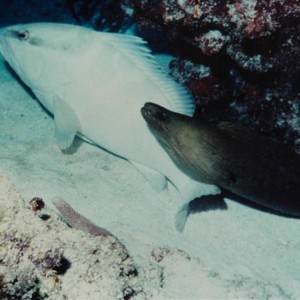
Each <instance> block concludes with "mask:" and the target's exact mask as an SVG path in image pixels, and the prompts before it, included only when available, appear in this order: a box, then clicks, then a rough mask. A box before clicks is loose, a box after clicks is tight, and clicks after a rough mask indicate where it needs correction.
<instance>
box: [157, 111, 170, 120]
mask: <svg viewBox="0 0 300 300" xmlns="http://www.w3.org/2000/svg"><path fill="white" fill-rule="evenodd" d="M155 117H156V118H157V119H158V120H159V121H161V122H164V121H167V119H168V116H167V114H166V113H165V112H164V111H158V112H157V113H156V115H155Z"/></svg>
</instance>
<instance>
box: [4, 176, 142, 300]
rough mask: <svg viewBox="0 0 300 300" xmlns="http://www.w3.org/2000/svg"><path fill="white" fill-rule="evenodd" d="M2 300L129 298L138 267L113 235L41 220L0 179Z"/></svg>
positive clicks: (137, 283) (137, 286)
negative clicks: (93, 234)
mask: <svg viewBox="0 0 300 300" xmlns="http://www.w3.org/2000/svg"><path fill="white" fill-rule="evenodd" d="M0 189H1V195H0V232H1V233H0V298H1V299H3V300H4V299H46V298H47V299H130V297H131V296H133V295H137V294H139V293H140V292H141V290H142V289H141V280H140V277H139V273H138V271H137V267H136V265H135V264H134V262H133V260H132V258H131V257H130V256H129V254H128V252H127V250H126V248H125V247H124V246H123V245H122V244H120V242H118V240H117V239H116V238H114V237H113V236H111V235H110V236H105V237H104V236H98V237H92V236H90V235H89V234H87V233H85V232H82V231H79V230H75V229H72V228H70V227H68V225H67V224H66V223H64V222H63V221H62V220H61V219H60V217H59V216H58V215H57V214H56V213H54V212H52V211H50V210H49V211H48V213H49V216H50V217H49V218H48V219H47V220H44V219H43V218H40V215H38V214H35V213H34V212H32V210H31V209H30V207H29V205H26V203H25V202H24V201H23V199H22V198H21V196H20V195H19V194H18V193H17V192H16V191H15V189H14V187H13V186H12V185H11V184H10V183H9V182H8V181H7V180H6V179H5V178H4V177H2V176H0Z"/></svg>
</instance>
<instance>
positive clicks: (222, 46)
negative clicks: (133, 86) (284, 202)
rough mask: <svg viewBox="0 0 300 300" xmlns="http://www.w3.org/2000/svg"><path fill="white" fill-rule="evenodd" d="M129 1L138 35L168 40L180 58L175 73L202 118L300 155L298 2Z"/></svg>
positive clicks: (283, 0)
mask: <svg viewBox="0 0 300 300" xmlns="http://www.w3.org/2000/svg"><path fill="white" fill-rule="evenodd" d="M125 2H126V3H127V4H128V3H130V4H131V5H132V7H133V8H134V11H135V18H136V20H137V24H138V29H139V34H140V35H142V36H144V37H145V38H146V39H148V40H149V42H150V44H152V43H153V44H155V43H157V40H158V38H157V34H160V35H161V36H162V37H164V39H165V40H167V41H168V45H169V50H170V49H172V51H173V54H175V55H177V56H178V59H177V60H176V61H175V62H173V63H172V65H171V74H172V76H173V77H174V78H175V79H176V80H178V81H180V82H182V83H184V84H186V85H187V86H188V87H189V88H190V90H191V91H192V93H193V95H194V96H195V98H196V101H197V103H198V107H199V111H201V112H202V113H203V114H202V117H204V118H207V119H209V120H211V121H220V120H228V121H237V122H240V123H244V124H246V125H249V126H251V127H253V128H256V129H258V130H261V131H263V132H265V133H267V134H269V135H271V136H272V137H273V138H275V139H278V140H281V141H284V142H285V143H288V144H289V145H291V146H293V147H294V148H295V149H296V150H298V151H300V133H299V128H300V121H299V114H298V111H299V105H300V98H299V85H298V81H299V77H300V59H299V58H300V50H299V49H300V39H299V36H300V35H299V33H300V26H299V23H298V21H297V20H298V19H299V17H300V3H299V1H297V0H264V1H248V0H231V1H216V0H209V1H183V0H182V1H174V0H160V1H156V2H155V3H154V1H151V0H148V1H147V0H144V1H135V0H131V1H125ZM170 45H171V46H170ZM154 48H155V47H154ZM203 68H206V69H207V68H209V71H206V72H204V73H205V74H203V72H202V71H203Z"/></svg>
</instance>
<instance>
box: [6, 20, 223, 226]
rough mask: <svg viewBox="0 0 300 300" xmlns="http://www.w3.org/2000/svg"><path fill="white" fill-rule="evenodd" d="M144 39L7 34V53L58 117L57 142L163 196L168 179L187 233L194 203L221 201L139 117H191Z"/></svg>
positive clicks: (13, 29)
mask: <svg viewBox="0 0 300 300" xmlns="http://www.w3.org/2000/svg"><path fill="white" fill-rule="evenodd" d="M145 44H146V42H145V41H144V40H142V39H141V38H139V37H136V36H130V35H124V34H117V33H106V32H97V31H94V30H91V29H88V28H85V27H81V26H76V25H69V24H58V23H29V24H19V25H12V26H8V27H4V28H1V29H0V52H1V54H2V55H3V57H4V59H5V60H6V61H7V62H8V64H9V65H10V66H11V68H12V69H13V70H14V71H15V72H16V73H17V75H18V76H19V77H20V78H21V79H22V81H23V82H24V83H25V84H26V85H27V86H28V87H30V89H31V90H32V92H33V93H34V94H35V96H36V97H37V98H38V100H39V101H40V102H41V103H42V105H43V106H44V107H45V108H46V109H47V110H48V111H49V112H50V113H52V114H53V117H54V121H55V135H56V139H57V142H58V145H59V147H60V148H61V149H67V148H68V147H69V146H70V145H71V144H72V142H73V140H74V137H75V135H76V134H77V135H79V136H81V137H83V138H84V139H86V140H89V141H92V142H93V143H95V144H97V145H99V146H101V147H103V148H105V149H107V150H108V151H110V152H112V153H114V154H117V155H118V156H121V157H123V158H125V159H127V160H129V161H130V162H132V163H133V164H134V165H135V166H136V167H137V168H139V169H140V170H141V171H142V173H143V174H144V176H145V177H146V178H147V179H148V180H149V181H150V182H151V184H152V186H154V187H155V188H156V190H162V189H163V188H164V187H165V186H166V178H167V179H168V180H169V181H170V182H171V183H172V184H173V185H174V186H175V187H176V188H177V190H178V191H179V193H180V195H181V198H182V205H181V207H180V209H179V211H178V213H177V215H176V227H177V229H178V230H180V231H182V230H183V228H184V225H185V222H186V218H187V215H188V204H189V202H190V201H191V200H193V199H195V198H197V197H200V196H202V195H207V194H216V193H220V190H219V188H218V187H216V186H214V185H209V184H205V183H200V182H198V181H195V180H193V179H191V178H190V177H189V176H188V175H186V174H185V173H183V172H182V171H181V170H180V169H179V168H178V167H177V166H176V165H175V164H174V163H173V161H172V160H171V158H170V157H169V156H168V154H167V153H166V152H165V151H164V149H163V148H162V147H161V146H160V145H159V143H158V142H157V141H156V139H155V137H154V136H153V135H152V133H151V132H150V130H149V128H148V127H147V124H146V122H145V120H144V119H143V117H142V115H141V113H140V109H141V107H142V106H143V105H144V103H145V102H149V101H151V102H153V103H156V104H159V105H161V106H163V107H166V108H167V109H169V110H172V111H175V112H178V113H181V114H186V115H189V116H191V115H192V114H193V112H194V102H193V99H192V98H191V96H190V94H189V92H188V91H187V90H186V89H185V88H184V87H182V86H181V85H179V84H177V83H176V82H174V81H173V80H172V79H171V78H170V77H169V76H168V75H167V74H165V73H164V72H163V71H162V70H161V68H160V67H159V65H158V64H157V63H156V61H155V59H154V58H153V56H152V55H151V53H150V50H149V49H148V48H147V46H146V45H145Z"/></svg>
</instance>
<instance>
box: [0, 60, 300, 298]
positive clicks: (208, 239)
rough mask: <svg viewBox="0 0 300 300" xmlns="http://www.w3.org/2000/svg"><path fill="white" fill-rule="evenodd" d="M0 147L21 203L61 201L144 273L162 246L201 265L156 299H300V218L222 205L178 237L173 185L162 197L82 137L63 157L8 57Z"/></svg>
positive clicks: (0, 79)
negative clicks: (113, 240)
mask: <svg viewBox="0 0 300 300" xmlns="http://www.w3.org/2000/svg"><path fill="white" fill-rule="evenodd" d="M108 134H110V133H109V131H108ZM0 142H1V147H0V173H1V174H3V175H5V176H7V177H8V178H9V180H11V182H13V183H14V185H15V186H16V188H17V189H18V190H19V191H20V192H21V194H22V195H23V197H24V199H25V200H30V199H31V198H33V197H36V196H38V197H42V198H43V199H44V200H45V202H46V203H47V204H48V205H49V206H50V205H51V201H50V200H51V198H52V197H54V196H60V197H62V198H63V199H65V200H66V201H67V202H69V203H70V204H71V205H72V206H73V207H74V208H75V209H76V210H77V211H78V212H80V213H81V214H83V215H84V216H86V217H87V218H89V219H90V220H92V221H93V222H94V223H96V224H98V225H100V226H102V227H105V228H107V229H108V230H109V231H111V232H112V233H113V234H115V235H116V236H117V237H118V239H119V240H120V241H121V242H122V243H124V245H125V246H126V247H127V249H128V250H129V252H130V254H131V255H132V256H133V258H134V259H135V261H136V262H137V263H138V264H140V265H141V266H143V265H147V264H148V261H149V257H150V253H151V251H152V250H153V249H154V248H157V247H169V248H177V249H181V250H183V251H185V252H187V253H188V254H189V255H190V256H191V257H193V258H195V259H196V260H192V261H191V262H190V263H187V262H184V263H183V262H181V261H180V260H179V261H178V264H174V265H173V266H172V268H169V270H166V275H167V276H166V279H165V286H164V290H163V291H160V292H159V291H158V292H157V293H156V295H157V296H156V297H154V298H155V299H162V298H164V299H203V298H218V299H221V298H222V299H250V298H251V299H299V298H300V235H299V232H300V220H297V219H292V218H285V217H280V216H277V215H273V214H270V213H266V212H262V211H259V210H255V209H253V208H250V207H247V206H244V205H242V204H240V203H237V202H235V201H232V200H229V199H226V200H225V201H226V204H227V206H228V208H227V210H211V211H207V212H201V213H194V214H191V215H190V216H189V218H188V221H187V224H186V227H185V230H184V232H183V233H179V232H177V231H176V229H175V227H174V215H175V213H176V211H177V209H178V207H179V205H180V202H179V197H178V196H177V192H176V190H175V189H174V188H173V187H172V186H169V187H168V189H167V190H165V191H164V192H162V193H157V192H156V191H154V190H153V189H152V187H151V186H150V184H149V183H148V182H147V181H146V180H145V179H144V177H143V176H142V175H141V174H140V173H139V172H138V171H137V170H136V169H135V168H134V167H133V166H132V165H131V164H130V163H128V162H127V161H125V160H122V159H119V158H117V157H115V156H113V155H111V154H109V153H107V152H105V151H104V150H102V149H100V148H98V147H95V146H92V145H89V144H87V143H85V142H82V141H80V140H79V139H77V140H76V142H75V146H74V147H73V149H72V150H71V151H69V152H67V153H63V152H61V151H60V149H59V148H58V146H57V144H56V141H55V138H54V122H53V120H52V118H51V116H50V115H49V114H47V112H46V111H45V110H44V109H43V108H42V107H41V105H40V104H39V102H38V101H37V100H35V99H34V98H33V97H32V95H31V94H30V93H29V92H28V91H27V90H26V89H25V88H24V86H22V85H21V84H20V82H18V81H17V79H16V78H15V77H14V76H13V75H12V73H11V72H10V71H9V70H8V68H7V66H6V65H5V63H4V62H3V60H2V59H1V60H0ZM195 261H198V262H199V264H195ZM168 272H169V273H168ZM167 273H168V274H167ZM153 294H155V293H153Z"/></svg>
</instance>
